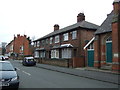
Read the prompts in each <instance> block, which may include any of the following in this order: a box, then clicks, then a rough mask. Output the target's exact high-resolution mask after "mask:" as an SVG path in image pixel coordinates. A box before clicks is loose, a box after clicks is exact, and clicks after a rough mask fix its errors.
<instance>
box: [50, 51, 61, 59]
mask: <svg viewBox="0 0 120 90" xmlns="http://www.w3.org/2000/svg"><path fill="white" fill-rule="evenodd" d="M51 58H59V50H51Z"/></svg>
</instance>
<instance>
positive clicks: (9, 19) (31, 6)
mask: <svg viewBox="0 0 120 90" xmlns="http://www.w3.org/2000/svg"><path fill="white" fill-rule="evenodd" d="M113 1H114V0H0V42H7V43H9V42H10V41H12V40H13V37H14V35H15V36H17V34H21V35H24V34H26V35H27V36H29V37H30V38H31V39H32V40H33V39H34V40H35V39H38V38H40V37H43V36H44V35H47V34H49V33H50V32H53V30H54V28H53V26H54V25H55V24H59V26H60V29H61V28H64V27H66V26H69V25H72V24H75V23H76V22H77V15H78V14H79V13H81V12H82V13H84V14H85V20H86V21H88V22H91V23H94V24H97V25H101V24H102V22H103V21H104V20H105V19H106V17H107V14H109V13H110V12H111V11H112V10H113V5H112V3H113Z"/></svg>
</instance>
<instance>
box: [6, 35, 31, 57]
mask: <svg viewBox="0 0 120 90" xmlns="http://www.w3.org/2000/svg"><path fill="white" fill-rule="evenodd" d="M32 50H33V48H32V46H31V40H30V38H29V37H27V36H26V35H24V36H21V35H20V34H18V35H17V37H15V36H14V40H12V41H11V42H10V43H9V44H8V45H7V47H6V52H7V53H8V54H9V55H14V56H15V57H21V56H31V55H32V52H33V51H32Z"/></svg>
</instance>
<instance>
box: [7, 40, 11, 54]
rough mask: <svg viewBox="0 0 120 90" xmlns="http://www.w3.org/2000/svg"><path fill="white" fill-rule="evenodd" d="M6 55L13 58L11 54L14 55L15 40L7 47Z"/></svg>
mask: <svg viewBox="0 0 120 90" xmlns="http://www.w3.org/2000/svg"><path fill="white" fill-rule="evenodd" d="M6 53H7V54H8V56H11V54H12V53H13V40H12V41H11V42H10V43H8V45H7V46H6Z"/></svg>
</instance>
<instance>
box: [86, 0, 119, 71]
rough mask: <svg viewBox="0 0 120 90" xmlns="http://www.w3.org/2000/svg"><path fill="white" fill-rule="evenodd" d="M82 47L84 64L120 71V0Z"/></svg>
mask: <svg viewBox="0 0 120 90" xmlns="http://www.w3.org/2000/svg"><path fill="white" fill-rule="evenodd" d="M113 8H114V9H113V11H112V12H111V13H110V14H108V15H107V18H106V19H105V21H104V22H103V23H102V24H101V26H100V27H99V28H98V29H97V31H96V32H95V36H94V37H93V39H91V40H90V41H89V42H88V43H87V44H86V45H85V47H84V49H86V63H87V64H86V66H88V67H97V68H101V69H110V70H113V71H120V0H115V1H114V2H113Z"/></svg>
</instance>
